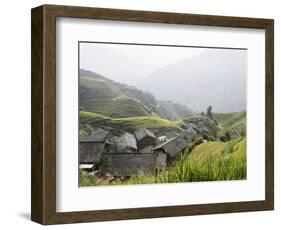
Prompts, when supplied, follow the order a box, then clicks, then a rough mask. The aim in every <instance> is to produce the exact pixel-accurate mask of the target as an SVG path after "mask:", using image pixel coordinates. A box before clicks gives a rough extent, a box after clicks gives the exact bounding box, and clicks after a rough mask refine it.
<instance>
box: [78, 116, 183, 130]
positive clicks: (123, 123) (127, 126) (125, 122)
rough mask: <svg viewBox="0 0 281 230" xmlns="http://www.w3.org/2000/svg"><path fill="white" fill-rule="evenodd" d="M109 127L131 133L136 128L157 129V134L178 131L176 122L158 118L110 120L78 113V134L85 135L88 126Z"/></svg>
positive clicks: (104, 117) (141, 117)
mask: <svg viewBox="0 0 281 230" xmlns="http://www.w3.org/2000/svg"><path fill="white" fill-rule="evenodd" d="M89 125H90V126H91V127H103V126H105V127H111V128H112V129H116V130H123V131H127V132H133V131H135V130H136V129H138V128H157V129H158V131H159V132H167V131H180V130H181V128H180V127H179V126H178V122H176V121H170V120H166V119H161V118H160V117H158V116H138V117H127V118H111V117H106V116H103V115H100V114H97V113H91V112H84V111H80V134H81V135H83V134H85V131H87V130H86V129H87V127H88V126H89Z"/></svg>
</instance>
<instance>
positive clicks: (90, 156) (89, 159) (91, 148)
mask: <svg viewBox="0 0 281 230" xmlns="http://www.w3.org/2000/svg"><path fill="white" fill-rule="evenodd" d="M104 145H105V144H104V143H94V142H81V143H80V144H79V161H80V163H96V162H98V161H99V160H100V157H101V154H102V152H103V150H104Z"/></svg>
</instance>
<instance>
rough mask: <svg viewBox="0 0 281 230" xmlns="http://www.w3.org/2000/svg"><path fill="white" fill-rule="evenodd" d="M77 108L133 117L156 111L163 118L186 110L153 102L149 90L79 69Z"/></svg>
mask: <svg viewBox="0 0 281 230" xmlns="http://www.w3.org/2000/svg"><path fill="white" fill-rule="evenodd" d="M79 83H80V86H79V104H80V110H82V111H89V112H94V113H99V114H101V115H104V116H109V117H115V118H116V117H119V118H120V117H134V116H147V115H151V114H157V115H158V116H161V117H162V118H164V119H170V120H177V119H181V118H183V117H184V116H186V115H187V114H189V113H190V109H188V108H187V107H186V106H185V105H181V104H177V103H174V102H171V101H157V100H156V99H155V97H154V96H153V95H152V94H151V93H149V92H144V91H142V90H139V89H137V88H136V87H133V86H129V85H126V84H121V83H118V82H114V81H112V80H110V79H108V78H106V77H103V76H101V75H99V74H96V73H94V72H90V71H85V70H80V80H79Z"/></svg>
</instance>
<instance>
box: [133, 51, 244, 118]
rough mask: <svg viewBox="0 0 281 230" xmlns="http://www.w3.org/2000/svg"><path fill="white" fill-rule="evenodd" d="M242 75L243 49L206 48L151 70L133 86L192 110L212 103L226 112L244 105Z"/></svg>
mask: <svg viewBox="0 0 281 230" xmlns="http://www.w3.org/2000/svg"><path fill="white" fill-rule="evenodd" d="M246 79H247V51H246V50H230V49H227V50H225V51H224V50H222V49H208V50H206V51H204V52H202V53H201V54H199V55H198V56H196V57H194V58H192V59H182V60H179V61H177V62H175V63H171V64H169V65H167V66H164V67H162V68H160V69H158V70H156V71H154V72H152V73H151V74H150V75H148V76H147V77H146V78H145V79H144V80H143V81H141V82H139V83H138V84H137V87H138V88H140V89H142V90H147V91H149V92H151V93H153V95H155V97H157V98H158V99H161V100H172V101H174V102H177V103H180V104H185V105H187V106H188V107H189V108H191V109H192V110H193V111H197V112H201V111H205V109H206V108H207V106H209V105H212V106H213V108H214V109H215V110H216V111H218V112H224V113H228V112H236V111H242V110H245V109H246Z"/></svg>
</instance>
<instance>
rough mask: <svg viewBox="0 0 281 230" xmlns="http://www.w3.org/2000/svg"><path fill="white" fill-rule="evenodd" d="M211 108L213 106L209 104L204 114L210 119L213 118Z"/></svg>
mask: <svg viewBox="0 0 281 230" xmlns="http://www.w3.org/2000/svg"><path fill="white" fill-rule="evenodd" d="M212 109H213V107H212V106H211V105H209V106H208V108H207V112H206V115H207V116H208V117H209V118H211V119H213V113H212Z"/></svg>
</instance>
